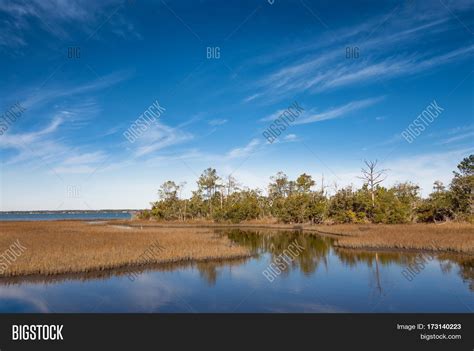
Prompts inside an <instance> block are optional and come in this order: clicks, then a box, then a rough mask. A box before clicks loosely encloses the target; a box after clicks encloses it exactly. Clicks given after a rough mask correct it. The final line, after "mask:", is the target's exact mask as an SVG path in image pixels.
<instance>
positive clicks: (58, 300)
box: [0, 229, 474, 312]
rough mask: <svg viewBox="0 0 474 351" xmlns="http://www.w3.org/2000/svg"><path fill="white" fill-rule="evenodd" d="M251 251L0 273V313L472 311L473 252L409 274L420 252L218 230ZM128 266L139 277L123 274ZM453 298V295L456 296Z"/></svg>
mask: <svg viewBox="0 0 474 351" xmlns="http://www.w3.org/2000/svg"><path fill="white" fill-rule="evenodd" d="M215 235H216V236H227V237H228V238H229V239H230V240H231V241H232V243H233V244H234V245H242V246H245V247H247V248H249V249H250V250H251V252H252V257H250V258H245V259H237V260H221V261H207V262H198V263H190V262H184V263H173V264H165V265H148V266H144V267H138V268H134V269H133V270H131V269H130V268H122V269H114V270H110V271H100V272H94V273H88V274H79V275H77V274H74V275H58V276H52V277H40V276H36V277H35V276H30V277H17V278H3V279H0V311H3V312H7V311H9V312H119V311H124V312H258V311H260V312H342V311H349V312H351V311H352V312H398V311H412V312H448V311H452V312H469V310H470V309H472V308H474V305H473V302H474V301H473V295H472V294H473V292H474V261H473V259H472V257H469V256H461V255H453V254H446V253H442V254H435V255H433V256H434V259H433V260H432V261H430V262H429V263H428V264H427V266H426V268H425V269H424V270H423V271H422V272H420V273H419V275H417V276H416V277H415V278H414V280H413V281H411V282H409V281H407V280H406V279H405V278H404V277H403V276H402V274H401V272H402V270H403V269H404V268H405V267H406V266H407V265H408V264H410V263H412V262H414V260H415V259H416V257H417V255H419V253H417V252H399V251H393V250H392V251H363V250H352V249H343V248H339V247H335V246H334V241H335V240H336V239H334V238H332V237H326V236H320V235H315V234H308V233H303V232H301V231H271V230H239V229H231V230H224V229H219V230H216V231H215ZM295 241H296V242H297V243H298V245H300V246H302V247H303V250H301V251H300V252H299V254H298V255H296V256H295V257H294V259H292V260H291V262H289V264H288V265H286V266H285V269H283V270H282V273H281V274H280V275H279V276H278V278H277V279H275V281H273V282H269V281H267V280H266V279H265V277H264V276H263V275H262V272H263V270H264V269H265V268H266V267H268V265H269V264H270V263H271V262H273V261H274V260H275V259H276V258H277V257H279V256H280V255H281V254H283V253H284V251H285V250H286V249H287V248H288V246H289V245H290V244H292V243H294V242H295ZM131 272H133V273H135V274H137V275H138V277H137V279H136V281H130V280H129V279H128V278H127V277H128V275H129V274H130V273H131ZM453 296H456V298H455V299H453Z"/></svg>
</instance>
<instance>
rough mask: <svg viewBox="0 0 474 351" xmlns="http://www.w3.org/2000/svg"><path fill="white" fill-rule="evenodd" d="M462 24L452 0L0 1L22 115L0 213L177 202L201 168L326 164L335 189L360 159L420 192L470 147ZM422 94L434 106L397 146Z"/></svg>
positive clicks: (291, 170) (9, 89)
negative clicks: (170, 191)
mask: <svg viewBox="0 0 474 351" xmlns="http://www.w3.org/2000/svg"><path fill="white" fill-rule="evenodd" d="M473 33H474V3H473V2H472V1H463V0H460V1H448V0H442V1H428V2H427V1H420V2H417V1H385V2H381V1H358V2H354V1H350V2H338V3H337V4H335V2H334V1H318V2H316V1H309V0H302V1H297V0H295V1H289V0H287V1H284V0H275V1H274V3H273V4H271V3H269V2H268V1H263V0H258V1H257V0H254V1H226V2H222V1H204V0H203V1H184V0H183V1H177V0H176V1H172V0H166V1H133V0H130V1H115V0H107V1H101V2H100V4H98V2H95V1H67V2H66V1H60V0H55V1H40V0H34V1H28V2H23V1H7V2H1V3H0V67H1V80H0V89H1V91H2V94H1V95H0V109H1V112H2V113H4V112H6V111H8V110H9V109H10V108H11V107H12V106H13V105H14V104H15V103H17V102H20V104H21V105H22V106H23V107H24V108H26V111H25V112H24V113H22V114H21V116H20V117H18V118H17V119H16V120H15V121H14V122H12V123H9V124H8V125H7V130H5V132H4V133H3V135H1V136H0V161H1V172H0V176H1V199H0V200H1V204H0V205H1V207H0V210H39V209H49V210H64V209H101V208H144V207H148V205H149V202H150V201H154V200H156V198H157V194H156V193H157V189H158V187H159V185H160V184H161V183H162V182H164V181H166V180H168V179H173V180H175V181H176V182H187V185H186V186H185V188H184V191H183V194H182V196H188V195H189V194H190V191H191V190H194V189H195V180H196V178H197V176H198V175H199V174H200V173H201V172H202V171H203V170H204V169H205V168H207V167H214V168H216V169H217V170H218V172H219V173H220V174H221V175H222V176H224V177H225V176H227V175H228V174H232V175H233V176H234V177H236V178H237V180H238V181H239V182H241V183H243V184H245V185H248V186H250V187H259V188H261V189H265V187H266V184H267V183H268V181H269V177H270V176H271V175H273V174H275V173H276V172H277V171H279V170H282V171H284V172H285V173H287V174H288V175H289V176H290V177H296V176H297V175H299V174H301V173H303V172H307V173H310V174H312V175H313V176H314V177H315V178H316V181H317V183H318V186H319V184H320V179H321V176H322V175H324V179H325V183H326V185H328V186H329V188H328V191H334V189H335V188H336V187H338V188H340V187H342V186H345V185H349V184H354V185H359V184H360V180H359V179H358V178H357V176H358V175H359V171H360V167H361V166H362V163H363V160H364V159H370V160H373V159H378V160H379V162H380V165H381V167H383V168H387V169H388V178H387V180H386V182H385V183H386V185H391V184H394V183H396V182H397V181H406V180H409V181H412V182H414V183H417V184H419V185H420V186H421V187H422V189H423V194H425V195H426V194H427V193H429V192H430V190H431V186H432V183H433V181H435V180H437V179H440V180H442V181H444V182H445V183H448V182H449V180H450V178H451V175H452V170H454V169H455V166H456V164H457V163H458V162H459V161H460V160H461V159H462V158H463V157H465V156H467V155H469V154H470V153H472V152H473V151H474V144H473V140H474V139H473V136H474V120H473V101H474V99H473V97H474V89H473V88H474V86H473V83H474V74H473V70H474V66H473V56H474V41H473ZM71 47H78V48H79V50H80V55H79V57H77V58H70V57H68V48H71ZM208 47H210V48H216V47H217V48H218V49H217V50H219V54H220V55H219V57H210V58H208V57H207V52H208ZM355 47H357V50H358V57H349V58H347V57H346V52H347V50H352V48H355ZM347 48H349V49H347ZM295 101H296V102H297V103H298V104H299V105H300V106H302V107H303V108H304V112H303V113H302V115H301V116H300V117H299V118H298V120H297V121H296V122H295V123H292V124H290V125H289V126H288V127H287V128H286V130H285V131H283V133H282V134H281V135H280V136H279V137H278V138H277V140H275V141H274V142H273V143H269V142H267V140H266V139H265V138H264V137H263V136H262V132H263V131H264V130H265V129H266V128H267V127H268V126H269V125H270V124H271V123H272V120H273V119H274V118H276V117H278V115H279V113H280V112H281V111H283V110H285V109H286V108H287V107H288V106H290V105H291V104H292V103H293V102H295ZM433 101H436V103H437V104H438V105H439V106H441V107H442V109H443V111H442V113H440V115H439V116H438V117H437V118H436V119H435V120H434V121H433V122H432V123H430V124H428V125H426V126H425V130H424V131H423V132H422V133H421V134H420V135H419V136H418V137H417V138H416V139H415V140H414V141H413V142H412V143H408V142H407V141H406V140H405V139H404V138H403V137H402V136H401V133H402V132H403V131H404V130H405V129H406V128H407V127H408V126H409V125H410V123H412V122H413V121H414V120H415V119H416V118H417V116H418V115H419V114H421V113H422V112H423V111H424V110H425V109H426V107H427V106H428V105H429V104H430V103H432V102H433ZM155 102H158V103H159V105H160V106H162V107H163V108H164V109H165V110H164V112H163V113H162V114H161V115H160V116H159V118H157V119H156V121H155V122H154V123H152V124H150V125H149V126H148V128H147V129H146V131H144V132H143V133H142V134H141V135H140V137H138V138H137V140H135V141H134V142H133V143H131V142H130V141H128V140H127V138H125V137H124V135H123V133H124V132H125V131H127V129H128V128H129V127H130V125H131V124H132V123H134V122H135V121H136V120H137V118H139V117H140V116H141V115H142V114H143V113H144V112H145V111H147V109H148V108H149V106H151V105H152V104H153V103H155ZM4 127H5V126H4Z"/></svg>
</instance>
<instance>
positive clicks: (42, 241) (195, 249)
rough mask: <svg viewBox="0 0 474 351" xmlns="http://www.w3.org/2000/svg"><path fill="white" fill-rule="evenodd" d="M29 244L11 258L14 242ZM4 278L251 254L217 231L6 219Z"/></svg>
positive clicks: (0, 232)
mask: <svg viewBox="0 0 474 351" xmlns="http://www.w3.org/2000/svg"><path fill="white" fill-rule="evenodd" d="M17 241H18V242H19V243H20V244H21V246H22V247H24V248H26V249H25V250H23V251H22V252H21V254H20V255H18V257H15V256H14V255H13V254H12V253H10V254H9V257H8V256H7V252H9V250H10V247H11V245H12V244H13V243H14V242H17ZM0 255H3V257H2V267H3V268H2V269H1V271H0V277H11V276H19V275H34V274H39V275H51V274H62V273H79V272H89V271H97V270H105V269H112V268H118V267H127V266H128V267H136V266H140V265H145V264H156V263H171V262H184V261H207V260H214V259H230V258H239V257H247V256H249V255H250V254H249V251H248V250H247V249H245V248H243V247H239V246H235V245H231V242H230V241H229V240H228V239H227V238H225V237H218V236H215V235H214V234H213V233H212V231H211V230H208V229H205V228H202V229H191V228H176V229H173V230H170V229H169V228H155V227H143V228H140V227H135V228H129V227H125V226H121V225H118V224H116V225H115V224H114V225H105V224H103V223H102V224H88V223H86V222H81V221H44V222H40V221H38V222H0Z"/></svg>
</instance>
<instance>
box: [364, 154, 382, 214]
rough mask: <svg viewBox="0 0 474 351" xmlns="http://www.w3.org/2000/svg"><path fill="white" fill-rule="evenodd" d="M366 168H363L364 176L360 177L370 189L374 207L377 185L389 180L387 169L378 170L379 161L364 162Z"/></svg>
mask: <svg viewBox="0 0 474 351" xmlns="http://www.w3.org/2000/svg"><path fill="white" fill-rule="evenodd" d="M364 163H365V166H366V168H361V172H362V176H360V177H358V178H359V179H362V180H363V181H364V182H365V183H366V184H367V186H368V187H369V191H370V196H371V198H372V207H374V206H375V188H376V187H377V185H379V184H380V183H382V182H383V181H384V180H385V179H387V175H386V172H387V171H388V170H387V169H377V163H378V161H377V160H375V161H367V160H364Z"/></svg>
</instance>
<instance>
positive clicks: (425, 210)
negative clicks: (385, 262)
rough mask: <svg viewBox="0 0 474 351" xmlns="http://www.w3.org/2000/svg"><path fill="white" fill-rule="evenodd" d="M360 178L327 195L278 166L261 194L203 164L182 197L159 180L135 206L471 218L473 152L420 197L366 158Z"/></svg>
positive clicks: (174, 217)
mask: <svg viewBox="0 0 474 351" xmlns="http://www.w3.org/2000/svg"><path fill="white" fill-rule="evenodd" d="M360 178H361V179H363V186H362V187H361V188H359V189H357V188H355V187H354V186H347V187H344V188H342V189H336V190H335V192H334V194H332V195H329V194H328V193H327V192H326V188H325V187H324V185H323V184H320V186H319V187H318V186H317V184H316V182H315V180H314V179H313V177H312V176H311V175H309V174H306V173H303V174H301V175H300V176H299V177H298V178H296V180H290V179H289V178H288V177H287V175H286V174H284V173H283V172H278V173H277V174H276V175H275V176H273V177H271V178H270V183H269V185H268V189H267V192H266V194H264V192H263V191H262V190H260V189H249V188H247V187H243V186H241V185H240V184H239V183H238V182H237V180H236V179H235V178H234V177H232V175H229V176H227V177H225V178H222V177H220V176H219V175H218V174H217V171H216V170H215V169H213V168H208V169H206V170H205V171H204V172H203V173H202V174H201V176H200V177H199V179H198V180H197V190H195V191H193V192H192V196H191V197H190V198H188V199H183V198H181V196H180V195H181V192H182V189H183V187H184V185H185V183H180V184H177V183H176V182H174V181H172V180H168V181H166V182H165V183H163V184H162V185H161V187H160V189H159V191H158V194H159V200H158V201H156V202H154V203H152V204H151V205H152V207H151V209H150V210H144V211H141V212H140V213H139V214H138V218H140V219H150V220H151V219H154V220H160V221H193V220H208V221H209V220H211V221H215V222H229V223H239V222H242V221H249V220H262V221H278V222H282V223H311V224H320V223H329V224H330V223H385V224H397V223H414V222H428V223H429V222H440V221H469V222H471V223H472V222H473V213H474V205H473V203H474V201H473V194H474V155H470V156H468V157H466V158H464V159H463V160H462V161H461V162H460V163H459V165H458V166H457V170H456V171H454V172H453V178H452V180H451V183H450V184H449V185H448V186H445V185H444V184H443V183H442V182H440V181H435V182H434V186H433V192H432V193H431V194H430V195H429V196H428V197H427V198H422V197H421V196H420V188H419V186H417V185H416V184H412V183H410V182H404V183H397V184H395V185H394V186H392V187H385V186H383V181H384V180H385V178H386V170H383V169H379V168H378V165H377V161H366V162H365V166H364V168H362V174H361V177H360ZM316 188H318V189H316Z"/></svg>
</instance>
